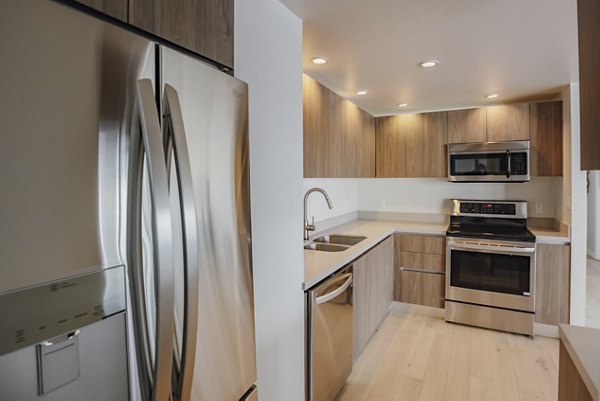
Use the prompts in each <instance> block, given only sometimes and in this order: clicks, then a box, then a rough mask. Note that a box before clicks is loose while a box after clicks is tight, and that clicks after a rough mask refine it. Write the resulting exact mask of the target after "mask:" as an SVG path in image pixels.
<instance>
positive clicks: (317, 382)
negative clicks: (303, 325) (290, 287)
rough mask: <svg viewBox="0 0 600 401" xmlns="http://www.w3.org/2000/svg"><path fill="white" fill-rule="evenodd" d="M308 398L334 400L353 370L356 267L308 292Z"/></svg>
mask: <svg viewBox="0 0 600 401" xmlns="http://www.w3.org/2000/svg"><path fill="white" fill-rule="evenodd" d="M307 303H308V322H309V324H308V363H307V367H308V399H309V401H333V400H334V398H335V396H336V395H337V393H338V392H339V391H340V389H341V388H342V386H343V385H344V383H345V382H346V379H347V378H348V376H349V375H350V372H351V371H352V266H348V267H346V268H344V269H342V270H340V271H339V272H338V273H336V274H334V275H333V276H331V277H330V278H328V279H327V280H326V281H325V282H323V283H322V284H320V285H318V286H316V287H314V288H311V289H310V290H308V292H307Z"/></svg>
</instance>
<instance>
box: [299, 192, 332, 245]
mask: <svg viewBox="0 0 600 401" xmlns="http://www.w3.org/2000/svg"><path fill="white" fill-rule="evenodd" d="M313 192H320V193H321V194H322V195H323V196H324V197H325V201H327V206H328V207H329V209H333V203H331V199H330V198H329V195H328V194H327V192H326V191H325V190H324V189H323V188H317V187H315V188H311V189H309V190H308V191H306V194H304V240H305V241H306V240H308V237H309V234H308V233H309V231H314V230H315V223H314V219H315V218H314V217H313V222H312V224H311V223H309V222H308V217H307V211H306V208H307V204H308V196H309V195H310V194H312V193H313Z"/></svg>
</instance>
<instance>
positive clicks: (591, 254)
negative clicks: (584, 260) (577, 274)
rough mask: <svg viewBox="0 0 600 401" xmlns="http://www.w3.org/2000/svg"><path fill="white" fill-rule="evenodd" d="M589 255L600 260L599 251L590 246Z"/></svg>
mask: <svg viewBox="0 0 600 401" xmlns="http://www.w3.org/2000/svg"><path fill="white" fill-rule="evenodd" d="M587 255H588V256H589V257H590V258H592V259H596V260H600V255H599V254H598V253H597V252H594V251H592V250H591V249H589V248H588V250H587Z"/></svg>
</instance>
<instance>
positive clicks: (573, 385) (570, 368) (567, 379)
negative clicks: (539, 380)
mask: <svg viewBox="0 0 600 401" xmlns="http://www.w3.org/2000/svg"><path fill="white" fill-rule="evenodd" d="M592 400H593V397H592V395H591V394H590V392H589V390H588V389H587V386H586V385H585V383H584V381H583V379H582V378H581V375H580V374H579V371H578V370H577V367H576V366H575V363H574V362H573V359H571V356H570V355H569V352H568V351H567V349H566V348H565V345H564V344H563V341H562V339H561V340H560V351H559V363H558V401H592Z"/></svg>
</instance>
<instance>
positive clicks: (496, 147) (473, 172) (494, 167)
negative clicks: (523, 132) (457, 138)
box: [448, 141, 531, 182]
mask: <svg viewBox="0 0 600 401" xmlns="http://www.w3.org/2000/svg"><path fill="white" fill-rule="evenodd" d="M530 146H531V145H530V142H529V141H509V142H481V143H456V144H450V145H448V180H449V181H452V182H526V181H529V180H530V179H531V175H530V173H529V172H530V165H531V160H530Z"/></svg>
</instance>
